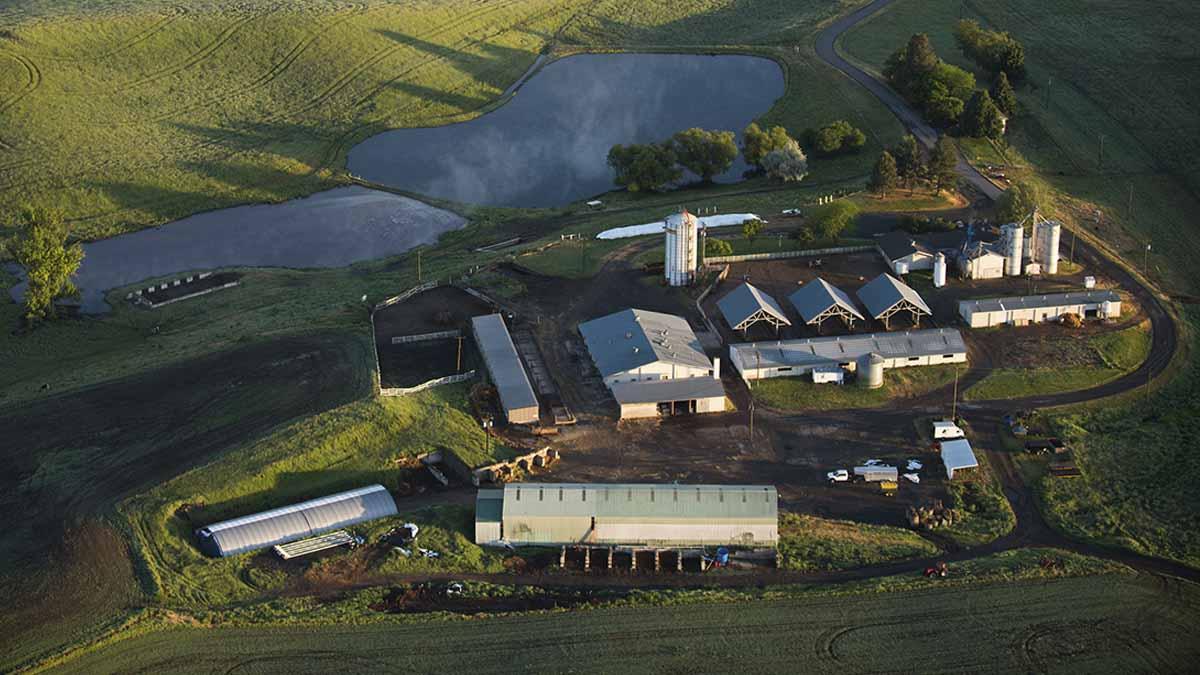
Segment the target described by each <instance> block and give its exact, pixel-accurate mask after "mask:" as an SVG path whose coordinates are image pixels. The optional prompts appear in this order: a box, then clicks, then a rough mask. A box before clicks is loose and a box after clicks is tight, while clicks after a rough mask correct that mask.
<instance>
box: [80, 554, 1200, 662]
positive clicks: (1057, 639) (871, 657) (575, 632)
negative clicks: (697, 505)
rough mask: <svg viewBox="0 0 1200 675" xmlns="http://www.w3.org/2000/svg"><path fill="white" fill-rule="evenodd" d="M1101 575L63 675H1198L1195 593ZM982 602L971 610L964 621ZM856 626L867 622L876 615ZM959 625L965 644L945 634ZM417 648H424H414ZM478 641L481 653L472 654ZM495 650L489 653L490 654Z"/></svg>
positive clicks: (230, 655)
mask: <svg viewBox="0 0 1200 675" xmlns="http://www.w3.org/2000/svg"><path fill="white" fill-rule="evenodd" d="M1164 583H1165V585H1163V584H1156V583H1155V582H1154V581H1153V580H1151V579H1146V578H1140V577H1121V576H1116V577H1113V576H1109V577H1091V578H1080V579H1061V580H1053V581H1039V582H1017V583H1013V584H1009V585H986V584H984V585H978V586H973V587H970V588H966V589H962V588H956V589H953V590H951V589H939V588H936V587H930V588H925V589H923V590H914V591H908V592H898V593H894V594H881V595H864V596H841V597H815V598H814V597H801V598H798V599H792V600H776V601H760V602H755V603H740V604H736V605H734V604H722V603H715V604H688V605H682V606H675V607H629V608H615V609H597V610H590V611H580V612H571V613H566V614H564V613H560V612H548V613H537V614H529V615H519V616H509V617H497V618H487V619H468V620H460V621H443V622H439V623H438V625H437V629H436V630H430V629H429V627H428V626H427V625H420V624H417V625H405V624H403V623H400V624H379V625H366V626H363V625H360V626H354V625H346V626H342V627H341V628H340V629H339V630H337V631H314V630H313V629H311V628H307V627H303V626H297V627H286V628H213V629H198V628H177V629H174V630H168V631H163V632H158V633H153V634H149V635H145V636H141V637H135V638H131V639H128V640H124V641H120V642H116V643H114V644H112V645H110V646H107V647H104V648H101V649H99V650H97V651H94V652H92V653H89V654H86V655H84V656H83V657H81V658H79V659H78V660H75V661H73V662H69V663H67V664H66V665H65V666H64V667H62V668H60V669H58V670H59V671H60V672H115V671H121V672H130V671H138V672H146V671H165V670H170V671H172V672H213V671H222V672H224V671H234V672H243V671H246V672H253V671H272V672H275V671H284V670H286V671H288V672H297V673H306V672H328V671H329V670H331V669H345V668H351V669H373V668H379V667H384V668H386V669H388V670H399V671H403V672H447V671H454V670H463V669H470V670H472V671H474V672H497V673H499V672H512V671H513V670H532V671H546V670H560V669H562V668H563V667H564V666H566V667H569V669H570V670H572V671H576V672H596V673H600V672H614V671H625V672H662V671H664V670H666V671H679V670H689V671H691V670H703V669H706V668H710V667H711V666H712V664H714V663H720V662H736V663H738V664H740V667H742V668H744V669H747V670H750V671H755V672H762V671H778V670H792V669H794V668H795V666H796V664H797V663H804V664H805V665H804V669H805V670H806V671H808V672H847V671H851V672H866V671H870V672H875V671H880V670H903V671H907V670H912V669H927V668H929V667H930V664H937V667H938V668H940V669H945V670H954V671H970V670H1001V671H1012V670H1032V671H1045V670H1054V671H1058V670H1070V671H1077V672H1095V671H1097V670H1106V671H1107V670H1117V671H1147V670H1150V671H1183V670H1188V669H1189V667H1190V665H1191V663H1193V662H1194V659H1195V658H1196V656H1197V655H1198V654H1200V648H1198V647H1197V645H1196V644H1195V641H1194V640H1192V639H1190V638H1191V635H1192V627H1193V626H1194V623H1195V620H1196V616H1197V605H1196V598H1195V593H1194V591H1193V590H1192V589H1190V588H1186V587H1181V586H1179V585H1177V584H1176V583H1174V582H1164ZM963 607H970V608H971V609H970V611H966V612H964V611H963ZM855 617H870V618H869V620H865V621H864V620H863V619H861V618H855ZM947 617H954V619H953V623H954V637H953V639H947V636H946V634H945V629H946V622H947ZM415 645H419V648H417V647H415ZM467 645H470V646H471V648H466V646H467ZM481 653H482V654H486V656H485V657H482V658H481V656H480V654H481Z"/></svg>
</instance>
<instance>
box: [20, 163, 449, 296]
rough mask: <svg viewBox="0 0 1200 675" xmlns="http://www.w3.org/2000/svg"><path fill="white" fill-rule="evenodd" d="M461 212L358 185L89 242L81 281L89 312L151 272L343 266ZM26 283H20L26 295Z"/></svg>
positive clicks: (418, 238) (428, 236) (439, 226)
mask: <svg viewBox="0 0 1200 675" xmlns="http://www.w3.org/2000/svg"><path fill="white" fill-rule="evenodd" d="M464 224H466V221H465V220H464V219H463V218H462V217H461V216H459V215H458V214H455V213H451V212H450V211H445V210H442V209H438V208H434V207H432V206H429V205H428V204H425V203H422V202H419V201H416V200H413V199H408V198H407V197H401V196H399V195H393V194H390V193H387V192H378V191H375V190H368V189H366V188H363V187H359V186H350V187H342V188H335V189H333V190H327V191H325V192H320V193H317V194H315V195H312V196H311V197H306V198H303V199H293V200H290V201H286V202H283V203H280V204H256V205H252V206H236V207H233V208H228V209H220V210H218V211H209V212H207V213H199V214H196V215H194V216H188V217H187V218H183V219H181V220H177V221H175V222H172V223H168V224H166V225H163V226H162V227H157V228H151V229H148V230H141V231H139V232H133V233H130V234H123V235H121V236H118V237H113V238H111V239H103V240H101V241H97V242H93V243H90V244H85V245H84V247H83V250H84V259H83V265H82V266H81V267H80V268H79V274H78V275H77V276H76V278H75V284H76V285H77V286H78V287H79V289H80V291H81V293H82V295H83V298H82V299H83V311H85V312H91V313H95V312H104V311H107V310H108V309H109V307H108V304H107V303H106V302H105V301H104V292H105V291H106V290H108V289H111V288H115V287H118V286H125V285H127V284H132V283H134V282H137V281H142V280H144V279H150V278H152V277H159V276H165V275H168V274H178V273H182V272H188V271H191V270H206V269H213V268H217V267H242V266H245V267H298V268H303V267H344V266H346V265H349V264H351V263H354V262H358V261H360V260H370V259H372V258H384V257H387V256H391V255H398V254H400V253H403V252H405V251H407V250H409V249H411V248H414V247H416V246H420V245H422V244H428V243H433V242H434V241H436V240H437V238H438V235H440V234H442V233H443V232H447V231H449V230H457V229H459V228H461V227H462V226H463V225H464ZM24 291H25V284H24V283H21V284H19V285H17V286H15V287H13V289H12V291H11V294H12V296H13V298H14V299H18V300H19V299H20V298H21V297H22V296H23V294H24Z"/></svg>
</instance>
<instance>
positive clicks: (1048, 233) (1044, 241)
mask: <svg viewBox="0 0 1200 675" xmlns="http://www.w3.org/2000/svg"><path fill="white" fill-rule="evenodd" d="M1041 225H1042V237H1041V241H1039V242H1038V251H1039V252H1040V253H1041V258H1042V260H1041V262H1042V272H1043V273H1044V274H1058V243H1059V240H1060V239H1062V224H1061V223H1059V222H1058V221H1057V220H1047V221H1044V222H1042V224H1041Z"/></svg>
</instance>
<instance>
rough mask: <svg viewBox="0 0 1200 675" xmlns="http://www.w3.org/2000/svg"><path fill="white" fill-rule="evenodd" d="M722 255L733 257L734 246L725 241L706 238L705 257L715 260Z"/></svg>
mask: <svg viewBox="0 0 1200 675" xmlns="http://www.w3.org/2000/svg"><path fill="white" fill-rule="evenodd" d="M722 255H733V244H730V243H729V242H727V241H725V240H724V239H713V238H712V237H705V238H704V257H706V258H715V257H717V256H722Z"/></svg>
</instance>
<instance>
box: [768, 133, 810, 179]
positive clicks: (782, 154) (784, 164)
mask: <svg viewBox="0 0 1200 675" xmlns="http://www.w3.org/2000/svg"><path fill="white" fill-rule="evenodd" d="M763 169H764V170H766V172H767V175H768V176H770V177H771V178H775V179H778V180H781V181H784V182H785V183H788V182H794V181H800V180H803V179H804V177H805V176H806V175H808V157H806V156H805V155H804V151H803V150H801V149H800V144H799V143H797V142H796V141H789V142H788V145H787V147H784V148H781V149H779V150H772V151H771V152H768V153H767V156H766V157H764V158H763Z"/></svg>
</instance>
